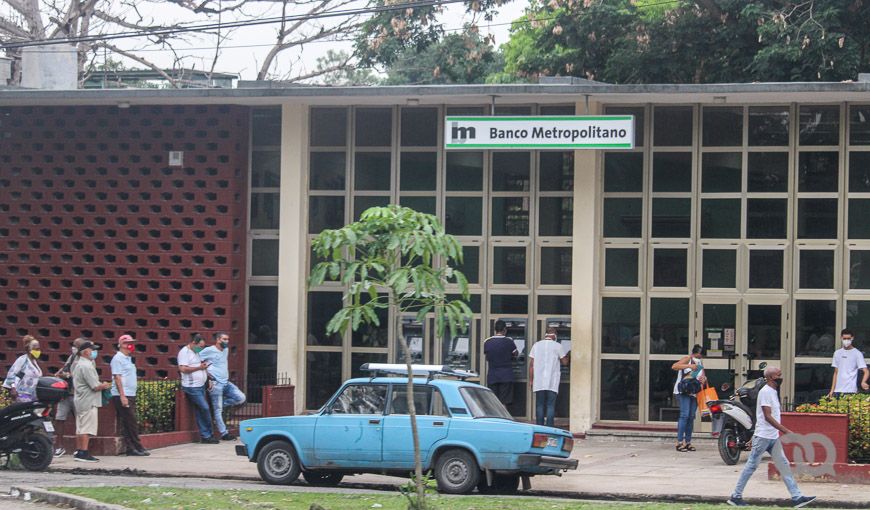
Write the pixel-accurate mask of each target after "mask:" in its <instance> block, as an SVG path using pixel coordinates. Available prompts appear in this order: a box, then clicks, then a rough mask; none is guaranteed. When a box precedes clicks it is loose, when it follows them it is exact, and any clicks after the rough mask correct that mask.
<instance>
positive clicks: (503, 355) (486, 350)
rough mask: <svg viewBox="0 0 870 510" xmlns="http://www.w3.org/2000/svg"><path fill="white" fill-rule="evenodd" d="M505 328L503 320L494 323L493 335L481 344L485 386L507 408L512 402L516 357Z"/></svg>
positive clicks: (511, 341)
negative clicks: (483, 357) (485, 364)
mask: <svg viewBox="0 0 870 510" xmlns="http://www.w3.org/2000/svg"><path fill="white" fill-rule="evenodd" d="M505 333H507V326H506V325H505V323H504V321H503V320H497V321H495V335H494V336H491V337H489V338H487V339H486V340H485V341H484V343H483V354H484V355H485V356H486V362H487V364H488V366H487V370H486V385H487V386H489V388H490V389H491V390H492V391H493V392H494V393H495V396H496V397H498V399H499V400H501V403H502V404H504V405H506V406H509V405H511V403H512V402H513V400H514V371H513V366H512V364H513V359H514V358H515V357H516V356H517V355H518V353H517V346H516V344H515V343H514V340H513V339H512V338H510V337H507V336H505Z"/></svg>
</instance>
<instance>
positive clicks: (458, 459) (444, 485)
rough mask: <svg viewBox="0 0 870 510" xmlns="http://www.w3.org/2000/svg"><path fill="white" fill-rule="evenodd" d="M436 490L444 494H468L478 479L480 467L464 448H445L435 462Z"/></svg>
mask: <svg viewBox="0 0 870 510" xmlns="http://www.w3.org/2000/svg"><path fill="white" fill-rule="evenodd" d="M435 480H436V481H437V482H438V491H439V492H443V493H446V494H469V493H470V492H471V491H472V490H474V487H475V486H476V485H477V482H478V480H480V468H478V467H477V462H476V461H475V460H474V457H473V456H472V455H471V454H470V453H468V452H467V451H466V450H459V449H455V450H447V451H446V452H444V453H442V454H441V455H440V456H439V457H438V461H437V462H436V463H435Z"/></svg>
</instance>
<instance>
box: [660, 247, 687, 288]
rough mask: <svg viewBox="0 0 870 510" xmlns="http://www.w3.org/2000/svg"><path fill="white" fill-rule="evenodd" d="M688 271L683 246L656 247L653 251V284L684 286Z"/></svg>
mask: <svg viewBox="0 0 870 510" xmlns="http://www.w3.org/2000/svg"><path fill="white" fill-rule="evenodd" d="M687 271H688V260H687V252H686V250H685V249H683V248H657V249H655V250H654V251H653V286H655V287H685V286H686V273H687Z"/></svg>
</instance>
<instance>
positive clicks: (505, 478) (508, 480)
mask: <svg viewBox="0 0 870 510" xmlns="http://www.w3.org/2000/svg"><path fill="white" fill-rule="evenodd" d="M519 486H520V475H492V485H489V484H487V483H486V477H485V476H481V477H480V482H479V483H478V484H477V490H478V491H479V492H480V493H481V494H513V493H515V492H516V491H517V489H518V488H519Z"/></svg>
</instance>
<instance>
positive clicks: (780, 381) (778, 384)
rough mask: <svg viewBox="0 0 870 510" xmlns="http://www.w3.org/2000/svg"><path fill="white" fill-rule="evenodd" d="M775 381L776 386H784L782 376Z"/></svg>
mask: <svg viewBox="0 0 870 510" xmlns="http://www.w3.org/2000/svg"><path fill="white" fill-rule="evenodd" d="M773 382H775V383H776V387H777V388H779V387H780V386H782V377H780V378H778V379H774V380H773Z"/></svg>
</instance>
